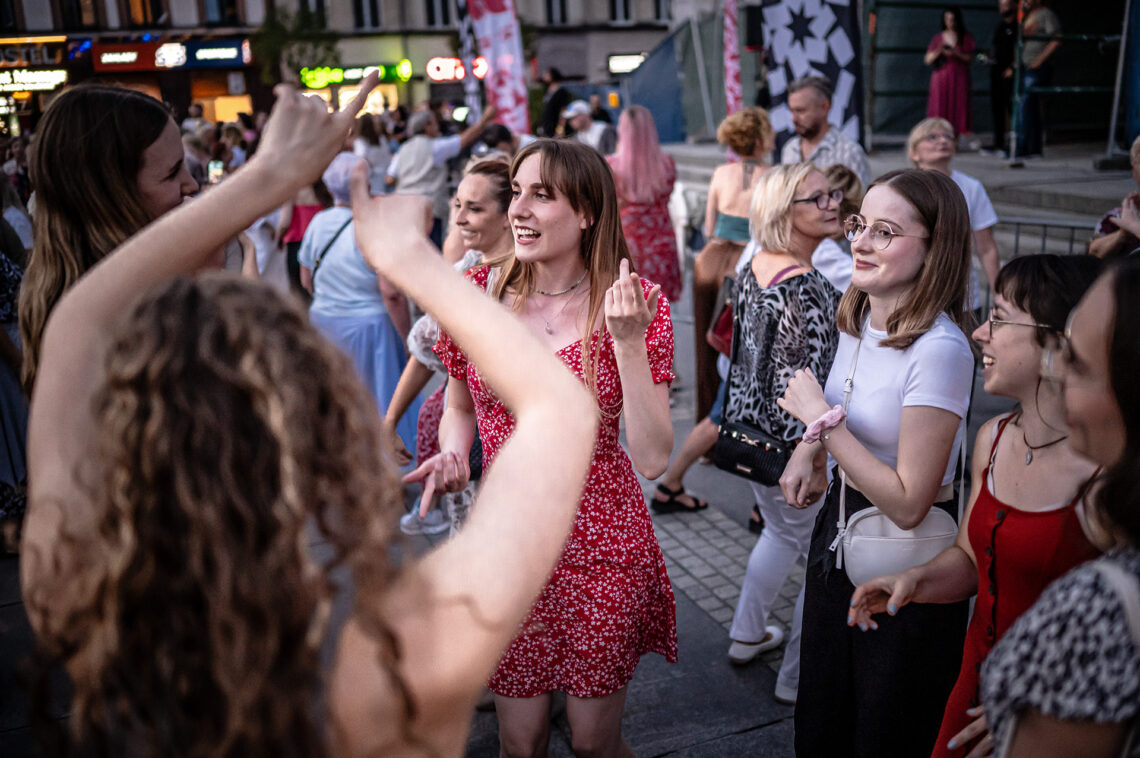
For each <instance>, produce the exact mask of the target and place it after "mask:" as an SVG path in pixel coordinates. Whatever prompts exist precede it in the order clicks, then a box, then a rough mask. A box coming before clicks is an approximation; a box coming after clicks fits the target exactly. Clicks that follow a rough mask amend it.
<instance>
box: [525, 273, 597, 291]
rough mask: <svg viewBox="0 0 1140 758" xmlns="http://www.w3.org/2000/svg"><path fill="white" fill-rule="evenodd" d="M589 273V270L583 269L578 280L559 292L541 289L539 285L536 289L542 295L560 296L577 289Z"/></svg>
mask: <svg viewBox="0 0 1140 758" xmlns="http://www.w3.org/2000/svg"><path fill="white" fill-rule="evenodd" d="M587 273H589V272H588V271H583V272H582V275H581V276H580V277H578V281H576V282H574V283H573V284H571V285H570V286H569V287H567V288H566V289H564V290H558V292H547V291H545V290H540V289H538V288H537V287H535V289H534V291H535V292H537V293H538V294H540V295H546V296H547V297H558V296H559V295H565V294H566V293H567V292H570V291H571V290H574V289H577V287H578V285H579V284H581V283H582V280H583V279H585V278H586V274H587Z"/></svg>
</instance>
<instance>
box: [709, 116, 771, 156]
mask: <svg viewBox="0 0 1140 758" xmlns="http://www.w3.org/2000/svg"><path fill="white" fill-rule="evenodd" d="M716 141H717V142H719V143H720V144H722V145H724V146H725V147H727V148H728V149H729V150H731V151H732V152H734V153H736V154H737V155H739V156H740V157H742V158H747V157H749V156H751V155H752V154H753V153H755V152H756V147H757V145H759V146H760V148H761V152H763V153H764V154H765V155H767V154H768V153H770V152H772V150H773V149H774V148H775V146H776V138H775V133H774V132H773V131H772V122H771V121H770V120H769V119H768V111H766V110H764V109H763V108H756V107H752V108H742V109H740V110H738V111H736V112H735V113H733V114H732V115H731V116H729V117H728V118H726V119H725V120H724V121H721V122H720V126H718V127H717V128H716Z"/></svg>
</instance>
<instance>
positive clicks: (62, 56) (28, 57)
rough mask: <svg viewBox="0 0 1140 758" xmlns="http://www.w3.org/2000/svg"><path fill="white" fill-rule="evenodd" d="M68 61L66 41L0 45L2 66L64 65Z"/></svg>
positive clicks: (0, 62) (0, 66) (0, 63)
mask: <svg viewBox="0 0 1140 758" xmlns="http://www.w3.org/2000/svg"><path fill="white" fill-rule="evenodd" d="M65 61H67V43H66V42H51V43H45V42H38V43H28V44H22V45H0V68H27V67H29V66H62V65H64V63H65Z"/></svg>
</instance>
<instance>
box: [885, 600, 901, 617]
mask: <svg viewBox="0 0 1140 758" xmlns="http://www.w3.org/2000/svg"><path fill="white" fill-rule="evenodd" d="M898 612H899V608H898V606H897V605H895V604H894V603H891V604H890V605H888V606H887V613H889V614H891V615H892V616H893V615H895V614H896V613H898Z"/></svg>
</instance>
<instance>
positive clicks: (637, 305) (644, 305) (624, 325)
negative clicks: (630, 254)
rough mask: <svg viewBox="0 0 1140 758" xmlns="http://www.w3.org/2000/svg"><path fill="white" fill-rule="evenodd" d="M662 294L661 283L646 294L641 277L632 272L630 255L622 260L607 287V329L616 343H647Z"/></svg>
mask: <svg viewBox="0 0 1140 758" xmlns="http://www.w3.org/2000/svg"><path fill="white" fill-rule="evenodd" d="M660 295H661V285H654V287H653V289H651V290H649V295H648V297H647V296H646V295H645V291H644V289H643V288H642V286H641V277H639V276H638V275H637V274H632V273H630V271H629V259H628V258H623V259H622V261H621V268H620V270H619V272H618V278H617V279H616V280H615V281H614V283H613V286H612V287H610V288H609V289H608V290H606V328H607V329H609V330H610V334H612V335H613V338H614V341H615V342H625V343H629V344H633V343H640V344H644V342H645V329H646V327H648V326H649V324H650V322H651V321H653V315H654V314H655V313H657V299H658V297H659V296H660Z"/></svg>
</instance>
